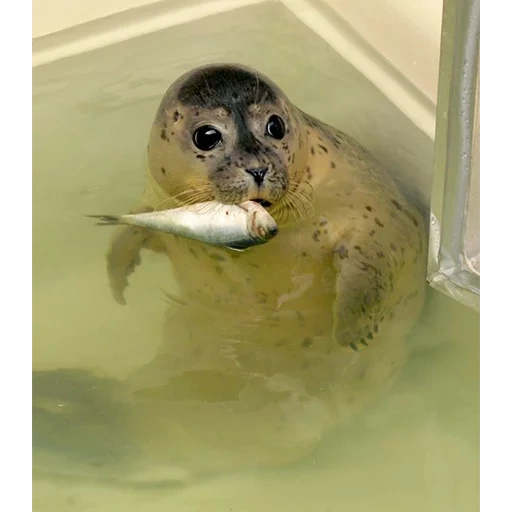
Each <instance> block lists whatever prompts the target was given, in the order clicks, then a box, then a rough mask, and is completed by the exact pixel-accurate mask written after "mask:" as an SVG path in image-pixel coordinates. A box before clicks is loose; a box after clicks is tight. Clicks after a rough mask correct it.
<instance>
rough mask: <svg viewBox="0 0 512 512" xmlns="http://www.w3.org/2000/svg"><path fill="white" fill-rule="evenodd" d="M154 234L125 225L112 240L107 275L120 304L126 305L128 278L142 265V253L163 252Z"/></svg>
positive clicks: (136, 210)
mask: <svg viewBox="0 0 512 512" xmlns="http://www.w3.org/2000/svg"><path fill="white" fill-rule="evenodd" d="M152 211H153V208H150V207H148V206H139V207H137V208H134V209H133V210H131V211H130V213H146V212H152ZM157 236H158V235H157V234H155V233H154V232H152V231H150V230H147V229H144V228H140V227H137V226H127V225H123V226H121V227H120V228H119V229H118V230H117V233H116V234H115V235H114V237H113V238H112V241H111V242H110V246H109V249H108V251H107V255H106V257H107V274H108V279H109V284H110V289H111V291H112V296H113V297H114V299H115V301H116V302H117V303H118V304H122V305H124V304H126V299H125V297H124V291H125V290H126V288H127V287H128V276H129V275H130V274H131V273H132V272H133V271H134V270H135V267H137V265H139V264H140V262H141V258H140V251H141V249H142V248H144V247H145V248H147V249H150V250H153V251H155V252H160V251H163V247H161V246H160V244H158V242H157V240H156V237H157Z"/></svg>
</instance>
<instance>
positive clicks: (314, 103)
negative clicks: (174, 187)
mask: <svg viewBox="0 0 512 512" xmlns="http://www.w3.org/2000/svg"><path fill="white" fill-rule="evenodd" d="M211 21H212V20H208V24H207V25H206V24H205V22H196V23H193V24H190V25H187V26H186V27H185V26H179V27H175V28H173V29H172V30H169V31H162V32H159V33H156V34H152V35H150V36H145V37H143V38H138V39H136V40H132V41H129V42H126V43H122V44H119V45H115V46H111V47H108V48H106V49H103V50H98V51H95V52H90V53H88V54H84V55H81V56H78V57H75V58H73V59H67V60H64V61H60V62H57V63H54V64H51V65H47V66H44V67H41V68H37V69H35V70H34V119H33V121H34V177H33V184H34V187H33V198H34V199H33V201H34V204H33V211H34V217H33V236H34V239H33V262H34V263H33V265H34V267H33V275H34V290H33V305H34V308H33V311H34V317H33V332H34V345H33V357H34V360H33V366H34V369H35V370H53V369H56V368H71V369H77V368H78V369H82V370H88V371H95V372H99V373H101V374H103V375H105V376H107V377H113V378H123V377H125V376H126V375H128V373H129V372H131V371H132V370H134V369H136V368H138V367H140V366H141V365H142V364H144V363H146V362H148V361H150V360H151V359H152V357H153V356H154V354H155V352H156V350H157V346H158V344H159V343H160V341H161V325H162V318H163V314H164V311H165V308H166V304H165V302H164V301H163V300H162V292H161V290H165V291H168V290H172V289H173V288H174V286H175V285H174V279H173V276H172V273H171V271H170V268H169V264H168V262H167V261H166V260H165V259H164V258H160V257H158V256H156V255H151V254H147V255H145V256H144V264H143V265H142V266H141V267H140V268H139V270H138V271H137V273H136V274H134V276H133V277H132V279H131V284H130V288H129V291H128V301H129V303H128V305H127V306H126V307H119V306H118V305H117V304H116V303H114V301H113V300H112V299H111V297H110V294H109V290H108V287H107V281H106V275H105V268H104V251H105V248H106V246H107V242H108V238H109V236H110V231H108V230H99V229H98V228H95V227H94V226H92V225H91V223H90V222H89V221H88V220H87V219H85V218H84V217H83V215H84V214H88V213H97V212H119V211H124V210H126V209H127V208H129V207H130V206H132V205H133V203H134V202H136V200H137V198H138V197H139V196H140V193H141V191H142V187H143V180H144V173H143V155H144V147H145V144H146V139H147V134H148V130H149V125H150V123H151V119H152V116H153V114H154V111H155V108H156V105H157V103H158V101H159V99H160V97H161V95H162V93H163V92H164V91H165V89H166V88H167V86H168V84H169V83H170V82H171V81H172V80H173V79H174V78H175V77H176V76H177V75H179V74H180V73H181V72H182V71H184V70H186V69H188V68H189V67H191V66H194V65H196V64H200V63H203V62H210V61H219V60H230V61H239V62H244V63H247V64H250V65H253V66H254V67H256V68H258V69H260V70H261V71H262V72H264V73H266V74H268V75H269V76H271V77H272V78H273V79H274V80H276V81H277V82H278V83H279V84H280V85H281V86H282V87H283V89H284V90H285V91H287V92H288V94H289V96H290V97H291V99H292V100H293V101H294V102H295V103H297V104H298V105H300V106H301V108H303V109H304V110H306V111H308V112H310V113H311V114H314V115H315V116H317V117H319V118H321V119H324V120H325V121H327V122H329V123H331V124H333V125H335V126H338V127H340V128H341V129H344V130H346V131H348V132H349V133H351V134H353V135H354V136H356V137H357V138H359V139H360V140H361V141H362V142H363V143H364V144H365V145H366V146H368V147H369V148H370V149H371V150H372V151H373V152H374V153H375V154H376V155H377V156H378V157H379V158H381V159H382V160H383V161H385V162H386V163H388V164H389V165H390V166H391V167H392V168H395V169H397V172H398V173H399V174H400V176H401V177H402V178H404V179H405V178H407V179H408V180H409V181H410V183H411V188H412V189H413V190H415V191H416V192H417V193H418V194H419V195H420V196H428V184H429V176H430V174H429V173H430V167H431V158H432V142H431V141H430V140H429V139H428V138H427V137H425V136H424V134H422V133H421V132H419V131H418V130H417V129H416V128H415V127H414V126H411V124H410V123H409V121H408V120H407V119H406V118H405V117H404V116H403V115H402V114H401V113H400V112H399V111H398V110H397V109H396V108H395V107H394V106H393V105H391V104H390V103H389V102H388V101H387V100H386V99H385V98H384V97H383V96H382V95H381V94H380V93H379V91H378V90H377V89H375V88H374V87H373V86H372V85H371V84H369V83H368V82H366V81H365V80H364V78H363V77H362V76H361V75H360V74H359V73H358V72H357V71H355V70H354V69H353V68H351V67H350V66H349V65H348V64H347V63H346V62H344V61H343V60H342V59H341V58H340V57H339V56H338V55H337V54H335V53H334V52H333V51H332V50H331V49H330V48H329V47H328V46H327V45H326V44H325V43H324V42H322V41H321V40H320V39H318V38H317V37H316V36H314V35H313V34H312V33H311V32H309V31H308V30H307V29H306V28H305V27H304V26H303V25H302V24H301V23H300V22H298V21H297V20H296V19H295V18H294V17H293V16H292V15H290V14H289V13H288V12H287V11H285V10H284V9H283V8H282V7H279V6H277V5H269V6H258V7H255V8H251V9H250V15H247V14H245V15H244V16H242V17H241V16H240V13H236V12H234V13H229V14H225V15H222V16H219V17H216V18H215V23H213V24H212V23H211ZM178 48H180V49H181V50H179V51H177V49H178ZM183 48H185V50H183ZM276 49H278V50H279V52H278V53H276ZM283 62H286V63H288V65H287V67H286V70H283ZM326 98H330V99H331V102H330V103H328V102H326ZM333 104H335V105H336V108H333V107H332V105H333ZM411 345H412V347H413V355H412V358H411V360H410V362H409V364H408V366H407V367H406V369H405V371H404V372H403V374H402V376H401V378H400V380H399V381H398V382H397V383H396V385H395V386H394V387H393V389H391V390H390V391H389V392H387V393H386V394H385V395H384V396H383V398H382V399H381V400H380V401H379V402H378V403H377V404H375V405H374V406H373V407H371V408H369V409H368V410H367V411H365V413H364V414H362V415H361V416H360V417H358V418H357V419H356V420H354V422H353V423H351V424H350V425H348V426H347V427H345V428H343V429H339V430H336V431H334V432H332V433H331V434H330V435H329V436H327V437H326V438H325V439H323V440H322V442H321V443H320V444H319V445H318V447H317V449H316V450H315V452H314V453H313V454H312V455H311V456H309V457H307V458H306V459H304V460H301V461H300V462H297V463H295V464H293V465H291V466H288V467H286V468H280V469H272V470H261V471H250V472H243V473H240V472H239V473H231V474H225V475H219V476H217V477H215V478H211V479H207V480H201V481H197V482H192V483H191V484H190V485H188V486H184V487H176V488H163V487H162V488H159V487H151V486H150V487H148V488H140V487H139V488H135V487H130V486H129V485H125V486H122V487H116V486H112V485H107V484H105V483H97V482H96V483H95V482H92V481H85V480H81V479H76V478H69V479H66V478H63V475H60V476H59V477H58V478H57V477H53V476H49V475H46V476H42V475H40V474H37V475H36V476H35V478H34V510H37V511H41V512H46V511H50V510H51V511H61V510H62V511H64V510H73V511H74V510H76V511H81V510H83V511H86V510H95V511H110V510H115V509H116V508H120V509H122V510H125V511H130V510H134V511H135V510H151V511H160V510H162V511H163V510H166V511H168V510H177V511H180V512H181V511H184V512H189V511H212V512H216V511H230V510H232V511H244V512H245V511H263V510H265V511H270V512H272V511H276V512H277V511H283V510H294V511H299V512H300V511H305V512H306V511H307V512H310V511H315V512H316V511H319V512H320V511H329V510H330V511H338V510H340V511H341V510H343V511H345V510H350V511H367V510H379V511H387V510H390V511H391V510H393V511H402V510H403V511H409V510H418V511H431V510H436V511H437V510H439V511H445V510H446V511H448V510H449V511H457V512H458V511H464V512H465V511H472V510H478V508H477V507H478V492H479V491H478V483H479V482H478V479H479V445H478V442H479V317H478V315H476V314H475V313H473V312H471V311H470V310H467V309H465V308H463V307H462V306H460V305H458V304H457V303H455V302H453V301H452V300H450V299H448V298H446V297H444V296H441V295H440V294H437V293H434V292H432V293H431V294H430V297H429V301H428V304H427V307H426V309H425V313H424V315H423V317H422V319H421V321H420V324H419V325H418V328H417V330H416V332H415V334H414V336H413V339H412V340H411ZM79 427H80V425H77V431H79ZM96 441H97V440H95V439H92V440H91V439H89V440H84V442H83V443H82V444H81V445H80V450H82V451H83V452H84V453H87V451H88V450H89V451H92V450H93V449H94V447H95V446H96ZM77 443H78V444H80V439H79V438H78V441H77Z"/></svg>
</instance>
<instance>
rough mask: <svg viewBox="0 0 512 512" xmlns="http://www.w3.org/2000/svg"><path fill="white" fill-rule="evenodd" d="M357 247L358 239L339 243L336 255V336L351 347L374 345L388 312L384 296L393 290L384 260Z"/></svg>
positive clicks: (335, 249)
mask: <svg viewBox="0 0 512 512" xmlns="http://www.w3.org/2000/svg"><path fill="white" fill-rule="evenodd" d="M366 246H368V242H366ZM358 248H359V246H358V245H357V242H356V245H353V241H352V243H347V242H340V243H338V244H337V245H336V246H335V248H334V258H333V264H334V268H335V269H336V282H335V292H336V298H335V301H334V305H333V338H334V340H335V341H336V342H337V344H338V345H340V346H342V347H346V348H351V349H352V350H361V349H364V348H366V347H368V346H371V344H372V342H373V340H374V339H375V338H377V336H378V332H379V330H380V324H381V323H382V321H383V318H384V316H385V313H386V306H387V301H386V300H385V299H386V297H388V296H389V295H390V292H391V290H393V283H392V277H391V276H392V274H391V273H390V272H389V270H388V269H386V268H384V267H383V262H384V261H385V260H383V259H378V258H377V259H374V258H372V257H371V256H369V254H371V253H372V251H370V252H369V254H368V253H367V254H362V253H361V252H360V251H358V250H357V249H358ZM386 270H388V271H387V272H386Z"/></svg>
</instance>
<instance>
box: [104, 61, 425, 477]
mask: <svg viewBox="0 0 512 512" xmlns="http://www.w3.org/2000/svg"><path fill="white" fill-rule="evenodd" d="M211 200H215V201H219V202H221V203H224V204H240V203H242V202H244V201H257V202H259V203H260V204H261V205H263V206H264V207H265V208H266V209H267V210H268V211H269V212H270V213H271V215H272V216H273V217H274V219H275V220H276V221H277V222H278V224H279V228H280V233H279V235H278V236H277V237H276V238H275V239H273V240H271V241H270V242H268V243H267V244H266V245H262V246H257V247H254V248H251V249H250V250H248V251H246V252H242V253H240V252H231V251H229V250H226V249H223V248H216V247H207V246H205V245H204V244H201V243H200V242H197V241H194V240H188V239H184V238H180V237H177V236H174V235H170V234H165V233H158V232H149V231H146V230H144V229H140V228H135V227H133V226H124V227H122V228H120V229H119V230H118V231H117V232H116V234H115V237H114V238H113V241H112V244H111V246H110V248H109V252H108V256H107V259H108V269H109V275H110V278H111V285H112V287H113V288H114V293H115V294H116V296H117V297H118V299H119V300H120V302H122V301H124V295H123V292H124V289H125V287H126V285H127V282H128V281H127V276H128V274H129V272H130V271H131V270H133V268H134V267H135V265H136V264H137V263H138V262H139V261H140V254H139V253H140V251H141V249H142V248H149V249H151V250H153V251H157V252H161V253H164V254H167V255H168V257H169V259H170V261H171V263H172V267H173V269H174V271H175V275H176V276H177V278H178V280H179V286H180V294H179V298H176V300H174V299H173V297H171V298H170V299H169V303H170V304H169V310H168V312H167V316H166V321H165V327H164V340H163V343H162V347H161V352H160V354H159V355H158V357H156V358H155V360H154V361H152V362H150V363H148V364H147V365H145V366H144V367H142V368H141V369H140V370H139V371H138V372H136V373H134V374H133V375H132V376H131V377H129V378H128V379H127V381H126V382H125V383H123V385H124V386H127V387H129V388H130V389H132V390H133V393H134V394H136V395H137V397H138V400H139V401H138V402H137V406H136V407H135V406H134V407H133V408H132V410H133V413H132V414H131V416H130V420H126V421H127V422H128V423H129V424H130V431H131V432H132V434H133V436H134V439H136V440H137V441H136V442H137V443H138V444H139V446H143V449H142V452H144V454H145V456H148V457H149V458H150V459H151V460H153V461H154V460H155V459H158V460H159V461H160V462H161V463H162V464H164V463H165V462H164V461H172V463H173V464H176V465H178V466H179V467H180V468H185V469H186V470H190V471H199V472H201V471H213V470H224V469H233V468H240V467H244V468H247V467H258V466H264V465H276V464H283V463H286V462H290V461H293V460H296V459H297V458H298V457H300V456H303V455H304V454H307V453H309V452H310V450H311V449H312V448H313V447H314V446H315V445H316V444H317V442H318V440H319V439H320V438H321V437H322V436H323V435H324V433H325V432H327V431H329V430H330V429H332V428H333V427H334V426H335V425H339V424H340V423H343V422H344V421H346V420H348V419H349V418H351V417H352V416H353V415H354V414H355V413H356V412H358V411H360V410H361V409H362V408H363V407H365V406H366V405H367V404H368V403H370V402H371V401H372V400H373V399H375V398H376V397H377V396H379V394H380V393H381V392H382V390H383V389H385V388H386V387H387V386H388V385H389V384H390V383H392V382H393V379H394V377H395V376H396V375H398V374H399V370H400V369H401V368H402V367H403V365H404V364H405V362H406V360H407V352H408V343H407V336H408V334H409V332H410V331H411V329H412V328H413V326H414V324H415V323H416V321H417V319H418V317H419V315H420V313H421V310H422V307H423V303H424V298H425V291H426V279H425V268H426V248H427V244H426V227H425V219H424V217H423V215H422V213H421V211H420V209H418V208H417V207H416V205H415V204H414V203H413V201H412V200H410V199H409V198H408V197H407V196H406V195H405V194H404V193H403V192H402V191H401V190H400V188H399V187H398V186H397V184H396V183H395V182H394V180H393V178H392V175H391V174H390V173H389V172H388V170H387V169H385V168H384V167H383V165H381V164H380V163H379V162H378V161H377V160H376V159H375V158H374V157H373V156H372V155H371V154H370V153H369V152H368V151H367V150H365V149H364V148H363V147H362V146H361V145H360V144H358V143H357V142H356V141H355V140H354V139H352V138H351V137H350V136H348V135H347V134H345V133H342V132H340V131H338V130H336V129H335V128H333V127H331V126H328V125H326V124H324V123H322V122H320V121H319V120H317V119H316V118H314V117H312V116H310V115H308V114H306V113H305V112H303V111H302V110H301V109H299V108H298V107H297V106H295V105H293V104H292V103H291V101H290V100H289V99H288V98H287V97H286V95H285V94H284V93H283V92H282V91H281V89H280V88H279V87H278V85H277V84H275V83H274V82H273V81H271V80H270V79H269V78H267V77H265V76H264V75H262V74H261V73H259V72H257V71H255V70H253V69H250V68H247V67H245V66H241V65H235V64H214V65H207V66H202V67H199V68H196V69H193V70H191V71H189V72H188V73H186V74H184V75H183V76H181V77H180V78H179V79H178V80H177V81H176V82H174V83H173V84H172V85H171V87H170V88H169V89H168V90H167V92H166V93H165V95H164V97H163V99H162V101H161V103H160V105H159V107H158V109H157V112H156V116H155V119H154V122H153V125H152V128H151V132H150V137H149V144H148V148H147V185H146V189H145V192H144V194H143V196H142V199H141V202H140V204H139V205H138V206H137V207H136V208H134V209H133V210H132V211H131V213H139V212H145V211H154V210H162V209H167V208H171V207H178V206H184V205H189V204H195V203H199V202H205V201H211ZM140 397H144V400H141V398H140ZM163 404H164V405H163ZM125 437H126V436H125Z"/></svg>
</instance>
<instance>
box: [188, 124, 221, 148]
mask: <svg viewBox="0 0 512 512" xmlns="http://www.w3.org/2000/svg"><path fill="white" fill-rule="evenodd" d="M192 140H193V141H194V144H195V146H196V148H197V149H200V150H201V151H211V150H212V149H214V148H216V147H217V146H218V145H219V144H220V143H221V142H222V134H221V133H220V132H219V130H217V128H214V127H213V126H210V125H204V126H200V127H199V128H198V129H197V130H196V131H195V132H194V135H193V137H192Z"/></svg>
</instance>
